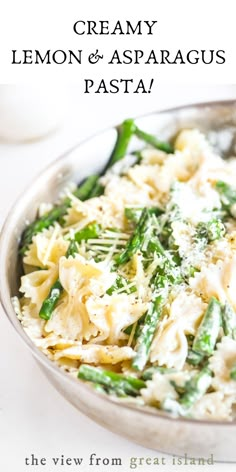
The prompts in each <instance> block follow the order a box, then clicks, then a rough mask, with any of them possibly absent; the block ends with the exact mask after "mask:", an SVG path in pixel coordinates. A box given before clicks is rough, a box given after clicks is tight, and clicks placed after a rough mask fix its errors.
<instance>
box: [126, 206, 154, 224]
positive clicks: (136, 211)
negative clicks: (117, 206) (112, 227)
mask: <svg viewBox="0 0 236 472" xmlns="http://www.w3.org/2000/svg"><path fill="white" fill-rule="evenodd" d="M143 210H144V208H135V207H134V208H132V207H126V208H125V217H126V218H127V220H129V221H132V223H135V224H137V223H138V221H139V219H140V216H141V214H142V211H143ZM147 212H148V214H149V215H156V216H159V215H161V214H162V213H163V211H162V210H161V209H160V208H158V207H151V208H147Z"/></svg>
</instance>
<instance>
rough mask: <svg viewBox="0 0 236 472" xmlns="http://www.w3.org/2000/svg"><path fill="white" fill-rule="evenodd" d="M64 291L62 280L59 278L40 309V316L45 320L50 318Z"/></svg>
mask: <svg viewBox="0 0 236 472" xmlns="http://www.w3.org/2000/svg"><path fill="white" fill-rule="evenodd" d="M62 292H63V287H62V285H61V282H60V280H57V281H56V282H55V283H54V284H53V286H52V287H51V289H50V291H49V294H48V296H47V298H45V300H44V301H43V304H42V306H41V308H40V311H39V317H40V318H42V319H43V320H50V318H51V316H52V312H53V310H54V308H55V306H56V304H57V302H58V300H59V298H60V296H61V294H62Z"/></svg>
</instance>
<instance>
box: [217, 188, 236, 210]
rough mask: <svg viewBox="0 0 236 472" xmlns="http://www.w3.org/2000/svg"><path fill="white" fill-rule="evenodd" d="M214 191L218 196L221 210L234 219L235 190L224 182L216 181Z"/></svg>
mask: <svg viewBox="0 0 236 472" xmlns="http://www.w3.org/2000/svg"><path fill="white" fill-rule="evenodd" d="M216 190H217V191H218V192H219V194H220V197H221V203H222V207H223V209H224V210H226V212H227V213H228V214H229V215H231V216H233V218H235V204H236V189H235V188H233V187H231V186H230V185H229V184H227V183H226V182H223V181H222V180H218V181H217V182H216Z"/></svg>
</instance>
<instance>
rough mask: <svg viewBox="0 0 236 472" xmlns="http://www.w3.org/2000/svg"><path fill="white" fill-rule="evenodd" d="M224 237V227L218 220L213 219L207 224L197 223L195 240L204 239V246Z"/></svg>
mask: <svg viewBox="0 0 236 472" xmlns="http://www.w3.org/2000/svg"><path fill="white" fill-rule="evenodd" d="M224 235H225V226H224V224H223V223H222V221H220V219H217V218H213V219H212V220H211V221H208V222H207V223H199V224H198V226H197V231H196V238H197V239H205V241H206V244H208V243H209V242H212V241H215V240H217V239H220V238H223V236H224Z"/></svg>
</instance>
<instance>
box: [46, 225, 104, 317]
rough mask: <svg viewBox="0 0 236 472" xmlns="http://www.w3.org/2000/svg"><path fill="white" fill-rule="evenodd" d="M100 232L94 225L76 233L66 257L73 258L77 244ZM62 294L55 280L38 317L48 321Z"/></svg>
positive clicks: (58, 282)
mask: <svg viewBox="0 0 236 472" xmlns="http://www.w3.org/2000/svg"><path fill="white" fill-rule="evenodd" d="M99 231H100V226H99V225H97V224H96V223H94V224H89V225H88V226H86V227H85V228H83V229H81V230H80V231H77V233H75V236H74V240H72V241H70V244H69V247H68V249H67V252H66V257H70V256H72V257H74V256H75V254H76V253H77V252H78V247H77V243H80V242H81V241H82V240H84V241H87V240H88V239H90V238H95V237H97V236H98V234H99ZM62 292H63V287H62V285H61V282H60V280H59V279H58V280H56V282H55V283H54V284H53V285H52V287H51V289H50V291H49V294H48V295H47V297H46V298H45V300H44V301H43V303H42V306H41V308H40V310H39V317H40V318H42V319H43V320H50V318H51V316H52V313H53V310H54V308H55V306H56V304H57V302H58V300H59V298H60V296H61V294H62Z"/></svg>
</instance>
